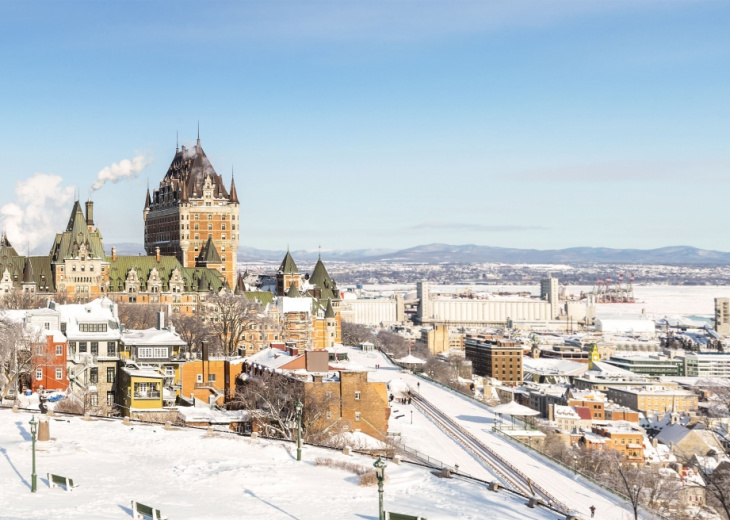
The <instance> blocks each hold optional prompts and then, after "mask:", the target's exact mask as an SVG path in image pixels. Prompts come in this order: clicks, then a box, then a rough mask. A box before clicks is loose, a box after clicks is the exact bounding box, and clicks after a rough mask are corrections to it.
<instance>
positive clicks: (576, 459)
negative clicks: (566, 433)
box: [573, 455, 578, 475]
mask: <svg viewBox="0 0 730 520" xmlns="http://www.w3.org/2000/svg"><path fill="white" fill-rule="evenodd" d="M573 473H575V474H576V475H577V474H578V456H577V455H573Z"/></svg>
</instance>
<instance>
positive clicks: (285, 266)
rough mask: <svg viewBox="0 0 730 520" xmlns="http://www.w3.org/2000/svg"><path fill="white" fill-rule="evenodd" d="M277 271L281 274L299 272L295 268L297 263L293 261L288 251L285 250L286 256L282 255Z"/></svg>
mask: <svg viewBox="0 0 730 520" xmlns="http://www.w3.org/2000/svg"><path fill="white" fill-rule="evenodd" d="M279 273H281V274H299V269H298V268H297V264H295V263H294V259H293V258H292V257H291V255H290V254H289V251H287V252H286V256H285V257H284V260H283V261H282V262H281V265H280V266H279Z"/></svg>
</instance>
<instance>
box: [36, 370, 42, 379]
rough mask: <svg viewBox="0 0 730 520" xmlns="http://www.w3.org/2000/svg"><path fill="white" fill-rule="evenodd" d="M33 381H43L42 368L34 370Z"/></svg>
mask: <svg viewBox="0 0 730 520" xmlns="http://www.w3.org/2000/svg"><path fill="white" fill-rule="evenodd" d="M35 379H36V381H41V380H42V379H43V369H42V368H36V369H35Z"/></svg>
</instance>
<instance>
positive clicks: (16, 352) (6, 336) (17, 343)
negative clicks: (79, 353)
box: [0, 316, 55, 398]
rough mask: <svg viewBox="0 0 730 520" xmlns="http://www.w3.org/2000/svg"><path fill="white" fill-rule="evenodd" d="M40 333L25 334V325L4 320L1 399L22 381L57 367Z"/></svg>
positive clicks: (1, 329)
mask: <svg viewBox="0 0 730 520" xmlns="http://www.w3.org/2000/svg"><path fill="white" fill-rule="evenodd" d="M53 361H54V356H53V355H52V354H51V353H50V352H49V351H48V349H47V340H46V338H45V336H44V335H43V334H42V333H41V331H40V330H36V329H33V330H25V329H24V328H23V325H22V323H20V322H16V321H14V320H12V319H10V318H8V317H6V316H0V366H1V370H0V398H5V397H6V396H7V395H8V392H9V391H10V389H11V388H13V387H17V386H18V384H19V383H20V382H21V381H24V380H25V381H27V382H29V381H30V378H31V377H32V375H33V374H34V373H35V371H36V369H37V368H41V367H46V366H55V364H54V363H53Z"/></svg>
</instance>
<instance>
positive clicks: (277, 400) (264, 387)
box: [232, 372, 304, 440]
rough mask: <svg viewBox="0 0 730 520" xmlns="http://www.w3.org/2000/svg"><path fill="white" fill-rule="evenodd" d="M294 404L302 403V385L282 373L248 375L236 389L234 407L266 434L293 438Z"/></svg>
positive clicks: (294, 425) (294, 429)
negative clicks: (246, 412)
mask: <svg viewBox="0 0 730 520" xmlns="http://www.w3.org/2000/svg"><path fill="white" fill-rule="evenodd" d="M297 401H302V402H303V401H304V383H303V382H301V381H299V380H297V379H293V378H291V377H287V376H284V375H281V374H274V373H271V372H264V373H263V374H260V375H249V376H248V377H247V378H246V379H245V381H243V383H242V384H240V385H238V387H237V389H236V397H235V400H234V403H232V404H233V406H234V407H236V408H239V409H244V410H248V412H249V413H250V414H251V419H252V422H253V423H258V424H259V425H261V427H263V428H264V430H265V432H266V433H267V434H268V435H271V436H273V437H281V438H284V439H289V440H291V439H293V437H294V432H295V431H296V408H295V404H296V402H297Z"/></svg>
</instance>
